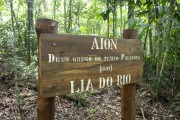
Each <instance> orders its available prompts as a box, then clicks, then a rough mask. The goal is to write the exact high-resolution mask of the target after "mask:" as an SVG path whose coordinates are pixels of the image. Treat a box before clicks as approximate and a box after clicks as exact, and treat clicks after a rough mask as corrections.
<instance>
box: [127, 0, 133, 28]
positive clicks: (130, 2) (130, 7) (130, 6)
mask: <svg viewBox="0 0 180 120" xmlns="http://www.w3.org/2000/svg"><path fill="white" fill-rule="evenodd" d="M132 18H134V0H128V20H131V19H132ZM128 27H129V28H132V25H131V23H130V22H129V24H128Z"/></svg>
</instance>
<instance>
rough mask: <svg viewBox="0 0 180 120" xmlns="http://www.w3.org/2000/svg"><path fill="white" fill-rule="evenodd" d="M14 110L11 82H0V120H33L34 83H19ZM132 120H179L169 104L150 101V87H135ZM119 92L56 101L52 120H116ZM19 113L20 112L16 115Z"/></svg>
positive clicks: (112, 90) (144, 85) (62, 98)
mask: <svg viewBox="0 0 180 120" xmlns="http://www.w3.org/2000/svg"><path fill="white" fill-rule="evenodd" d="M18 83H19V93H20V94H19V100H20V105H19V106H18V103H17V99H16V98H17V97H16V92H15V84H14V83H13V81H3V82H0V91H1V92H0V120H36V119H37V111H36V99H37V87H36V86H37V82H32V81H19V82H18ZM136 89H137V90H136V105H137V106H136V120H180V119H179V118H180V114H179V113H173V112H172V111H171V109H170V108H169V103H163V104H162V103H160V102H156V101H155V100H154V97H155V95H154V94H153V92H152V91H151V89H150V86H149V85H148V84H145V83H143V82H142V83H138V85H137V88H136ZM120 95H121V88H120V87H112V88H106V89H103V90H99V91H96V92H95V93H89V94H78V95H77V96H76V98H77V99H72V98H71V97H67V96H61V97H56V102H55V104H56V111H55V120H120V106H121V97H120ZM19 110H20V111H21V112H19Z"/></svg>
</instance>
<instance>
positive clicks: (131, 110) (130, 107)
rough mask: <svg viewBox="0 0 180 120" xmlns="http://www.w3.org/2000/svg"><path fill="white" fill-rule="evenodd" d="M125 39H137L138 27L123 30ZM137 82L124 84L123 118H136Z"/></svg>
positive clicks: (132, 119)
mask: <svg viewBox="0 0 180 120" xmlns="http://www.w3.org/2000/svg"><path fill="white" fill-rule="evenodd" d="M123 38H124V39H137V30H136V29H127V30H124V31H123ZM135 94H136V83H131V84H127V85H122V94H121V120H135V113H136V104H135Z"/></svg>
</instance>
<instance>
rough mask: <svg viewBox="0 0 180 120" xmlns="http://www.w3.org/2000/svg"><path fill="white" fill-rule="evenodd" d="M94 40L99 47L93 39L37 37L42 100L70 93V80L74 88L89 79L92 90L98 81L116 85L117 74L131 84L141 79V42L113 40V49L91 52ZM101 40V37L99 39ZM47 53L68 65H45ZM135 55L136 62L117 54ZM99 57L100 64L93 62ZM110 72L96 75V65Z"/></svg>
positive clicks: (91, 37) (46, 35)
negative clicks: (80, 59)
mask: <svg viewBox="0 0 180 120" xmlns="http://www.w3.org/2000/svg"><path fill="white" fill-rule="evenodd" d="M94 38H96V39H97V41H98V43H99V44H100V38H102V37H97V36H83V35H76V36H75V35H61V34H41V36H40V44H39V48H40V49H39V50H40V52H39V60H40V64H39V66H40V76H39V77H40V78H39V80H40V81H41V87H40V92H41V95H42V96H44V97H52V96H57V95H62V94H68V93H70V88H71V86H70V85H71V84H70V81H74V88H75V89H78V87H80V86H81V84H80V83H81V82H80V80H82V79H84V84H85V87H86V84H87V82H88V79H91V81H92V85H93V88H94V89H95V90H97V89H98V88H99V78H100V77H104V78H107V77H109V76H111V77H112V78H113V85H116V84H117V82H116V81H117V75H127V74H130V75H131V83H135V82H138V81H141V80H142V73H143V52H142V49H141V42H140V40H137V39H131V40H126V39H117V43H118V44H117V49H113V50H111V49H93V50H92V49H91V47H92V43H93V40H94ZM103 39H105V38H103ZM48 54H53V55H54V56H56V57H68V58H69V61H68V62H49V56H48ZM122 54H124V55H126V56H139V57H140V60H121V55H122ZM74 57H91V58H92V61H87V62H75V61H73V58H74ZM95 57H101V58H102V59H101V61H95V60H94V59H95ZM104 57H117V58H118V57H119V60H113V61H105V59H104ZM111 65H112V71H111V72H110V71H103V72H102V73H100V66H102V67H109V66H111Z"/></svg>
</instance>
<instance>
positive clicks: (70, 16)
mask: <svg viewBox="0 0 180 120" xmlns="http://www.w3.org/2000/svg"><path fill="white" fill-rule="evenodd" d="M68 18H69V20H68V33H71V32H72V0H69V15H68Z"/></svg>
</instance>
